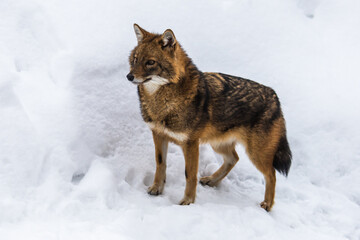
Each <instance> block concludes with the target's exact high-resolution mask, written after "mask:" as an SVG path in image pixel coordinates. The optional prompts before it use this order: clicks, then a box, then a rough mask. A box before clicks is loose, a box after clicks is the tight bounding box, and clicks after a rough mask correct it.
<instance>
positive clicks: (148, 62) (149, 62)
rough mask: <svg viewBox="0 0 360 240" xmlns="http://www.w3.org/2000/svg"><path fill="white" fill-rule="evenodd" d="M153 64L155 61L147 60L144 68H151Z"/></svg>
mask: <svg viewBox="0 0 360 240" xmlns="http://www.w3.org/2000/svg"><path fill="white" fill-rule="evenodd" d="M154 64H155V61H154V60H148V61H147V62H146V66H152V65H154Z"/></svg>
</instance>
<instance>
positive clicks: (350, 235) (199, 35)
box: [0, 0, 360, 240]
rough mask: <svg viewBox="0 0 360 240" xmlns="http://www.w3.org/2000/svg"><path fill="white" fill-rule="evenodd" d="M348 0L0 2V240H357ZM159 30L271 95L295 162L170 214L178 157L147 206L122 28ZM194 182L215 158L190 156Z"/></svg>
mask: <svg viewBox="0 0 360 240" xmlns="http://www.w3.org/2000/svg"><path fill="white" fill-rule="evenodd" d="M359 12H360V3H359V1H357V0H347V1H336V0H326V1H325V0H290V1H285V0H274V1H266V0H259V1H251V0H242V1H235V0H227V1H205V0H201V1H190V0H187V1H171V2H170V1H145V0H143V1H115V0H106V1H99V0H90V1H85V0H78V1H59V0H49V1H39V0H31V1H25V0H17V1H12V0H1V1H0V236H1V239H4V240H7V239H24V238H26V239H46V240H51V239H85V238H87V239H205V238H207V239H255V238H256V239H359V238H360V206H359V205H360V186H359V183H360V174H359V173H360V164H359V163H360V148H359V144H360V124H359V122H360V111H359V109H360V97H359V95H358V93H359V91H360V79H359V76H360V67H359V63H360V30H359V26H360V17H359ZM134 22H136V23H138V24H139V25H140V26H142V27H144V28H145V29H147V30H149V31H153V32H159V33H161V32H163V31H164V30H165V29H167V28H172V30H173V31H174V32H175V35H176V37H177V39H178V40H179V41H180V42H181V44H182V45H183V47H184V48H185V49H186V50H187V52H188V54H189V55H190V56H191V57H192V58H193V60H194V62H195V64H197V66H198V67H199V68H200V69H201V70H203V71H221V72H224V73H228V74H233V75H238V76H242V77H246V78H250V79H253V80H256V81H258V82H260V83H263V84H265V85H269V86H272V87H273V88H274V89H275V90H276V91H277V92H278V95H279V96H280V99H281V101H282V106H283V110H284V113H285V117H286V120H287V128H288V138H289V141H290V144H291V148H292V151H293V155H294V159H293V165H292V168H291V170H290V175H289V177H288V178H287V179H285V178H284V177H282V176H280V175H278V181H277V190H276V199H275V200H276V204H275V206H274V208H273V211H272V212H271V213H267V212H265V211H263V210H262V209H261V208H260V207H259V206H258V205H259V203H260V202H261V201H262V199H263V194H264V181H263V178H262V176H261V174H260V173H259V172H258V171H257V170H256V169H255V168H254V167H253V166H252V165H251V163H250V162H249V161H248V159H247V157H246V155H245V153H244V150H243V148H242V147H240V146H239V147H238V148H237V149H238V153H239V156H240V159H241V160H240V161H239V162H238V164H237V165H236V166H235V168H234V169H233V170H232V172H231V173H230V174H229V175H228V177H227V178H226V179H224V181H223V182H222V184H221V185H220V186H219V187H217V188H215V189H212V188H208V187H202V186H198V190H197V201H196V204H193V205H191V206H187V207H181V206H178V205H177V203H178V201H179V200H180V199H181V197H182V194H183V190H184V186H185V178H184V174H183V172H184V171H183V169H184V160H183V157H182V153H181V150H180V149H179V147H177V146H175V145H171V146H170V147H169V154H168V170H167V176H168V178H167V185H166V188H165V192H164V194H163V195H162V196H159V197H151V196H148V195H147V194H146V189H147V187H148V186H149V185H150V184H151V182H152V178H153V173H154V169H155V162H154V159H153V155H154V149H153V144H152V139H151V133H150V131H149V130H148V129H147V127H146V125H145V124H144V123H143V121H142V120H141V116H140V112H139V107H138V106H139V104H138V98H137V93H136V88H135V87H134V86H133V85H132V84H130V83H128V81H127V80H126V78H125V75H126V74H127V73H128V63H127V58H128V55H129V53H130V50H131V49H132V48H133V47H134V46H135V45H136V38H135V35H134V33H133V28H132V24H133V23H134ZM200 155H201V156H200V171H199V176H204V175H208V174H211V173H212V172H213V171H215V170H216V168H217V167H218V166H220V164H221V163H222V160H221V158H220V157H219V156H218V155H216V154H215V153H213V152H212V150H211V149H210V148H209V147H208V146H202V147H201V154H200Z"/></svg>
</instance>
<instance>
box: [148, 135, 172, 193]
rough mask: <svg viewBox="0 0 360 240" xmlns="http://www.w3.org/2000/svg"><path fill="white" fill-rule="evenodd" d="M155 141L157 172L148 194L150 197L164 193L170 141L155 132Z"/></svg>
mask: <svg viewBox="0 0 360 240" xmlns="http://www.w3.org/2000/svg"><path fill="white" fill-rule="evenodd" d="M153 139H154V144H155V160H156V172H155V177H154V183H153V185H152V186H151V187H149V188H148V193H149V194H150V195H159V194H161V193H162V192H163V190H164V185H165V179H166V155H167V148H168V141H167V140H166V139H164V138H163V137H161V136H159V135H158V134H157V133H155V132H153Z"/></svg>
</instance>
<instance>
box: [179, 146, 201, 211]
mask: <svg viewBox="0 0 360 240" xmlns="http://www.w3.org/2000/svg"><path fill="white" fill-rule="evenodd" d="M182 149H183V152H184V157H185V177H186V187H185V194H184V198H183V199H182V200H181V201H180V205H189V204H190V203H194V202H195V196H196V184H197V172H198V168H199V141H198V140H196V141H188V142H187V143H185V144H184V145H183V146H182Z"/></svg>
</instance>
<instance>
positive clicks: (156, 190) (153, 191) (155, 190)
mask: <svg viewBox="0 0 360 240" xmlns="http://www.w3.org/2000/svg"><path fill="white" fill-rule="evenodd" d="M163 189H164V186H159V185H157V184H153V185H152V186H151V187H149V188H148V190H147V192H148V194H150V195H153V196H157V195H160V194H162V192H163Z"/></svg>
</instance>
